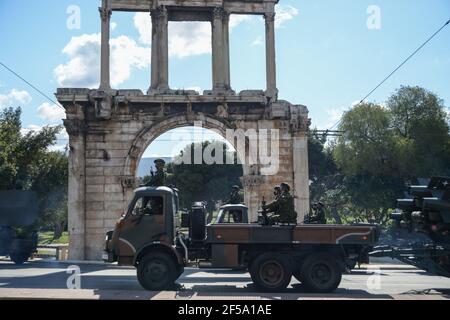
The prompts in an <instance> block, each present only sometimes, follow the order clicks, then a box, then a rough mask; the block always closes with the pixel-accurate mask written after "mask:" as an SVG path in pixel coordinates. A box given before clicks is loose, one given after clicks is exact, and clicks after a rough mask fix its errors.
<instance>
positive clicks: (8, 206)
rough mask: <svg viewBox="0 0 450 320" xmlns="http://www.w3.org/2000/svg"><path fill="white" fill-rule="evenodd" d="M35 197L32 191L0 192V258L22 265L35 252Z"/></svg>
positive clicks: (36, 239)
mask: <svg viewBox="0 0 450 320" xmlns="http://www.w3.org/2000/svg"><path fill="white" fill-rule="evenodd" d="M37 218H38V206H37V195H36V193H34V192H32V191H0V256H9V257H10V259H11V260H12V261H13V262H14V263H16V264H23V263H25V262H26V261H28V259H29V258H30V256H31V254H32V253H33V252H35V251H36V247H37V244H38V237H37V233H36V232H35V231H34V229H33V228H32V226H33V225H34V224H35V223H36V221H37Z"/></svg>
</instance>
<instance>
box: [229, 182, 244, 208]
mask: <svg viewBox="0 0 450 320" xmlns="http://www.w3.org/2000/svg"><path fill="white" fill-rule="evenodd" d="M242 203H244V195H243V193H242V190H240V188H239V187H236V186H235V187H233V191H232V192H231V194H230V199H229V200H228V201H227V203H226V204H242Z"/></svg>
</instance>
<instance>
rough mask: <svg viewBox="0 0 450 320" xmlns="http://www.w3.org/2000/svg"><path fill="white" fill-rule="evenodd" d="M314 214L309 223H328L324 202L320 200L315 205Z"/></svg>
mask: <svg viewBox="0 0 450 320" xmlns="http://www.w3.org/2000/svg"><path fill="white" fill-rule="evenodd" d="M313 211H314V215H312V216H311V217H310V218H309V219H308V223H309V224H327V218H326V216H325V210H324V205H323V203H321V202H319V203H316V204H314V205H313Z"/></svg>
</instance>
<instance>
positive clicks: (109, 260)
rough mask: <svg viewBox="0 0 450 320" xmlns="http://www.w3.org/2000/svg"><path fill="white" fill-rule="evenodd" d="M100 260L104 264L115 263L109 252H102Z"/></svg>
mask: <svg viewBox="0 0 450 320" xmlns="http://www.w3.org/2000/svg"><path fill="white" fill-rule="evenodd" d="M102 260H103V261H104V262H106V263H113V262H116V261H115V258H114V255H113V254H112V253H111V252H108V251H103V253H102Z"/></svg>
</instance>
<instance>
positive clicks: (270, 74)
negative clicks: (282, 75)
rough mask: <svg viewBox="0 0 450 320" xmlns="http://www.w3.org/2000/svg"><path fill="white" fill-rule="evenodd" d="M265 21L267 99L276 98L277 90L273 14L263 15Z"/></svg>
mask: <svg viewBox="0 0 450 320" xmlns="http://www.w3.org/2000/svg"><path fill="white" fill-rule="evenodd" d="M265 21H266V80H267V90H266V95H267V96H268V97H272V98H276V97H277V95H278V89H277V70H276V57H275V12H269V13H266V14H265Z"/></svg>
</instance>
